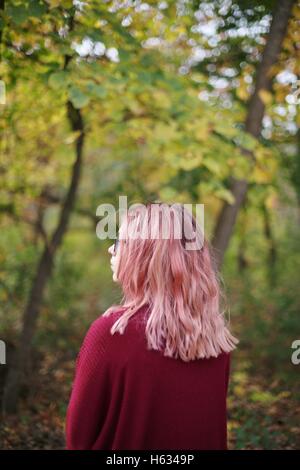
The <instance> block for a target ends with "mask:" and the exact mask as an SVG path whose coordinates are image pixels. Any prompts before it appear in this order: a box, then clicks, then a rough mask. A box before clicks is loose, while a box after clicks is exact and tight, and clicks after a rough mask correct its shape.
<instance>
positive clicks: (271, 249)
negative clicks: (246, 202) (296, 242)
mask: <svg viewBox="0 0 300 470" xmlns="http://www.w3.org/2000/svg"><path fill="white" fill-rule="evenodd" d="M262 215H263V224H264V233H265V237H266V240H267V243H268V262H267V264H268V266H267V267H268V278H269V285H270V287H275V285H276V278H277V272H276V261H277V249H276V243H275V239H274V236H273V232H272V224H271V217H270V213H269V209H268V207H267V205H266V203H265V202H264V203H263V205H262Z"/></svg>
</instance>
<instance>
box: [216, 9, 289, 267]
mask: <svg viewBox="0 0 300 470" xmlns="http://www.w3.org/2000/svg"><path fill="white" fill-rule="evenodd" d="M294 3H295V0H279V1H278V3H277V8H276V10H275V12H274V15H273V19H272V23H271V27H270V31H269V34H268V38H267V43H266V46H265V49H264V52H263V55H262V60H261V62H260V65H259V67H258V69H257V74H256V84H255V88H254V92H253V94H252V96H251V99H250V101H249V107H248V113H247V117H246V121H245V130H246V131H247V132H249V133H250V134H252V135H253V136H254V137H259V135H260V132H261V127H262V120H263V116H264V112H265V105H264V103H263V101H262V100H261V98H260V96H259V93H260V91H261V90H268V91H270V90H271V88H272V79H271V77H270V71H271V67H272V66H273V65H274V64H275V63H276V62H277V59H278V55H279V53H280V51H281V46H282V42H283V39H284V37H285V34H286V30H287V26H288V20H289V17H290V14H291V10H292V7H293V4H294ZM246 155H248V152H247V153H246ZM247 189H248V183H247V180H237V179H236V178H233V177H232V178H231V181H230V190H231V192H232V194H233V196H234V198H235V202H234V204H232V205H231V204H228V203H226V202H225V203H224V205H223V207H222V209H221V212H220V215H219V217H218V220H217V223H216V227H215V231H214V235H213V239H212V245H213V248H214V252H215V259H216V264H217V268H220V267H221V266H222V262H223V258H224V254H225V251H226V249H227V247H228V244H229V241H230V237H231V235H232V233H233V229H234V226H235V223H236V218H237V215H238V212H239V210H240V208H241V206H242V204H243V201H244V199H245V196H246V193H247Z"/></svg>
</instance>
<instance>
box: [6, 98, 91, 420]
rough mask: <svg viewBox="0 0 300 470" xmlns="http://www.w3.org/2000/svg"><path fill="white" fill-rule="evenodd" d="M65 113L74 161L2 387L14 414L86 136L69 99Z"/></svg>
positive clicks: (8, 409)
mask: <svg viewBox="0 0 300 470" xmlns="http://www.w3.org/2000/svg"><path fill="white" fill-rule="evenodd" d="M67 114H68V119H69V121H70V125H71V128H72V130H73V131H80V134H79V136H78V138H77V140H76V143H75V146H76V160H75V163H74V165H73V169H72V175H71V181H70V186H69V189H68V192H67V195H66V198H65V201H64V203H63V205H62V209H61V213H60V217H59V221H58V224H57V227H56V229H55V231H54V233H53V235H52V238H51V239H50V241H49V243H45V246H44V250H43V253H42V255H41V258H40V261H39V263H38V267H37V271H36V275H35V278H34V280H33V284H32V288H31V292H30V295H29V299H28V303H27V305H26V307H25V310H24V314H23V327H22V332H21V337H20V343H19V347H18V350H17V353H16V357H15V360H14V361H13V363H12V365H11V367H10V369H9V372H8V376H7V380H6V384H5V388H4V395H3V404H2V407H3V412H4V413H5V412H6V413H14V412H16V409H17V402H18V397H19V392H20V386H21V384H22V379H23V377H24V374H25V373H26V371H27V370H28V365H29V363H30V353H31V344H32V339H33V336H34V333H35V329H36V322H37V318H38V314H39V310H40V307H41V304H42V301H43V296H44V291H45V287H46V285H47V282H48V280H49V278H50V276H51V272H52V269H53V264H54V258H55V254H56V251H57V249H58V248H59V246H60V244H61V242H62V240H63V236H64V234H65V232H66V230H67V227H68V223H69V219H70V215H71V212H72V209H73V207H74V203H75V199H76V193H77V189H78V185H79V180H80V173H81V166H82V153H83V143H84V137H85V135H84V124H83V119H82V116H81V112H80V110H78V109H75V108H74V106H73V104H72V103H71V102H70V101H68V102H67Z"/></svg>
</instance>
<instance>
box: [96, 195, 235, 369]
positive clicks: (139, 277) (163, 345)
mask: <svg viewBox="0 0 300 470" xmlns="http://www.w3.org/2000/svg"><path fill="white" fill-rule="evenodd" d="M119 250H120V253H119V263H118V271H117V277H118V281H119V282H120V284H121V287H122V290H123V294H124V297H123V301H122V308H123V309H124V312H123V313H122V315H121V316H120V318H119V319H118V320H117V321H116V322H115V324H114V325H113V327H112V329H111V333H112V334H113V333H115V332H116V331H119V332H120V333H123V332H124V329H125V327H126V325H127V322H128V320H129V318H130V317H131V316H132V315H134V314H135V313H136V312H137V311H138V310H139V309H140V308H141V307H142V306H147V307H148V313H149V315H148V319H147V324H146V330H145V331H146V337H147V343H148V348H149V349H155V350H161V351H163V352H164V355H165V356H169V357H174V358H178V357H180V358H181V359H182V360H184V361H190V360H193V359H198V358H208V357H211V356H214V357H217V356H218V355H219V354H220V353H221V352H230V351H231V350H232V349H234V348H235V344H236V343H237V342H238V340H237V339H236V338H234V337H233V336H232V335H231V333H230V332H229V330H228V328H227V326H226V323H225V318H224V315H223V312H222V311H220V299H221V288H220V282H219V279H218V275H217V273H216V271H215V269H214V266H213V259H212V254H211V249H210V247H209V245H208V242H207V240H206V239H205V237H204V231H203V229H202V227H201V226H200V225H199V223H198V221H197V219H196V218H195V217H194V216H193V215H192V213H191V212H190V211H189V210H187V209H186V208H185V206H183V205H181V204H173V205H168V204H165V203H149V204H147V205H146V206H142V205H137V206H136V207H135V208H132V209H130V210H129V211H128V213H127V215H126V217H125V218H124V220H123V222H122V224H121V227H120V230H119ZM115 308H116V306H112V307H111V308H110V309H108V310H107V311H106V312H105V313H104V315H109V314H110V313H112V312H113V311H114V310H115Z"/></svg>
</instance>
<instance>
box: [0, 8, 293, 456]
mask: <svg viewBox="0 0 300 470" xmlns="http://www.w3.org/2000/svg"><path fill="white" fill-rule="evenodd" d="M287 11H288V13H287ZM0 12H1V16H0V27H1V65H0V80H1V82H0V84H2V85H1V90H2V92H1V104H0V131H1V162H0V180H1V186H0V188H1V189H0V217H1V220H0V223H1V230H0V301H1V310H0V328H1V329H0V339H1V340H4V341H5V342H6V346H7V364H6V365H1V366H0V398H1V400H2V408H3V416H2V419H1V424H0V448H5V449H21V448H32V449H39V448H45V449H61V448H63V447H64V422H65V412H66V406H67V403H68V399H69V394H70V387H71V383H72V379H73V373H74V360H75V358H76V355H77V353H78V350H79V347H80V344H81V342H82V340H83V337H84V335H85V333H86V330H87V328H88V327H89V325H90V323H91V322H92V321H93V320H94V319H95V318H96V317H97V316H99V315H100V314H101V313H103V312H104V311H105V310H106V309H107V308H108V307H109V306H110V305H111V304H112V303H116V302H118V301H119V300H120V299H121V291H120V289H119V287H118V286H117V285H116V284H114V283H113V282H112V280H111V271H110V265H109V255H108V253H107V249H108V247H109V245H110V244H111V242H109V241H107V240H106V241H102V240H99V239H98V238H97V236H96V231H95V228H96V224H97V221H98V220H99V218H98V217H96V208H97V206H98V205H99V204H102V203H111V204H113V205H114V206H115V207H117V206H118V198H119V196H120V195H127V196H128V202H129V204H131V203H132V202H144V201H146V200H147V201H148V200H157V199H159V200H162V201H166V202H182V203H194V204H195V203H203V204H205V231H206V236H207V237H208V238H209V239H210V240H212V242H213V241H214V240H216V230H217V228H216V227H217V226H218V223H219V224H220V214H222V211H223V213H225V214H227V215H228V213H229V214H230V210H231V209H232V207H233V206H234V202H235V201H236V193H235V190H234V182H235V181H243V182H246V183H245V184H246V185H247V186H246V187H247V191H245V194H244V197H243V198H242V200H241V201H240V204H239V206H238V207H237V218H236V221H235V223H232V221H231V219H230V220H229V218H228V219H226V217H225V220H223V226H227V227H228V226H230V227H231V232H230V236H229V238H228V243H227V245H226V247H225V248H226V249H225V248H224V250H223V252H224V253H223V254H224V261H223V263H221V261H220V269H221V274H222V279H223V284H224V289H225V292H226V296H227V304H228V308H227V316H228V317H229V316H230V321H231V328H232V331H233V333H234V334H235V335H236V336H238V338H239V339H240V344H239V346H238V349H237V350H236V351H235V352H234V353H233V357H232V373H231V382H230V390H229V399H228V405H229V410H228V417H229V423H228V429H229V446H230V448H232V449H278V448H281V449H295V448H297V447H298V448H299V446H300V427H299V417H300V413H299V412H300V402H299V398H300V390H299V374H300V365H298V366H297V365H294V364H292V362H291V355H292V352H293V350H292V348H291V345H292V342H293V341H294V340H296V339H300V325H299V306H300V291H299V268H300V246H299V224H300V132H299V129H298V128H299V122H300V113H299V83H300V81H299V80H300V57H299V41H300V28H299V21H300V5H299V3H298V2H296V1H295V2H290V1H281V2H278V3H276V2H275V1H271V0H269V1H262V2H256V1H252V0H249V1H233V0H217V1H214V2H211V1H205V2H202V1H197V2H196V1H189V0H186V1H183V0H181V1H179V0H178V1H161V2H159V1H158V2H154V1H148V2H140V1H85V2H80V1H78V0H76V1H75V0H73V1H72V0H62V1H57V0H47V1H44V0H25V1H18V0H12V1H10V2H4V1H1V2H0ZM272 21H273V25H274V24H275V26H276V28H273V30H272V28H271V29H270V25H271V24H272ZM268 33H269V35H268ZM280 35H281V36H280ZM270 45H271V47H270ZM276 47H277V52H276V50H274V48H275V49H276ZM264 51H265V52H264ZM224 211H225V212H224ZM226 211H227V212H226ZM228 211H229V212H228ZM224 224H225V225H224ZM219 227H220V225H219ZM214 245H215V244H214Z"/></svg>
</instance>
